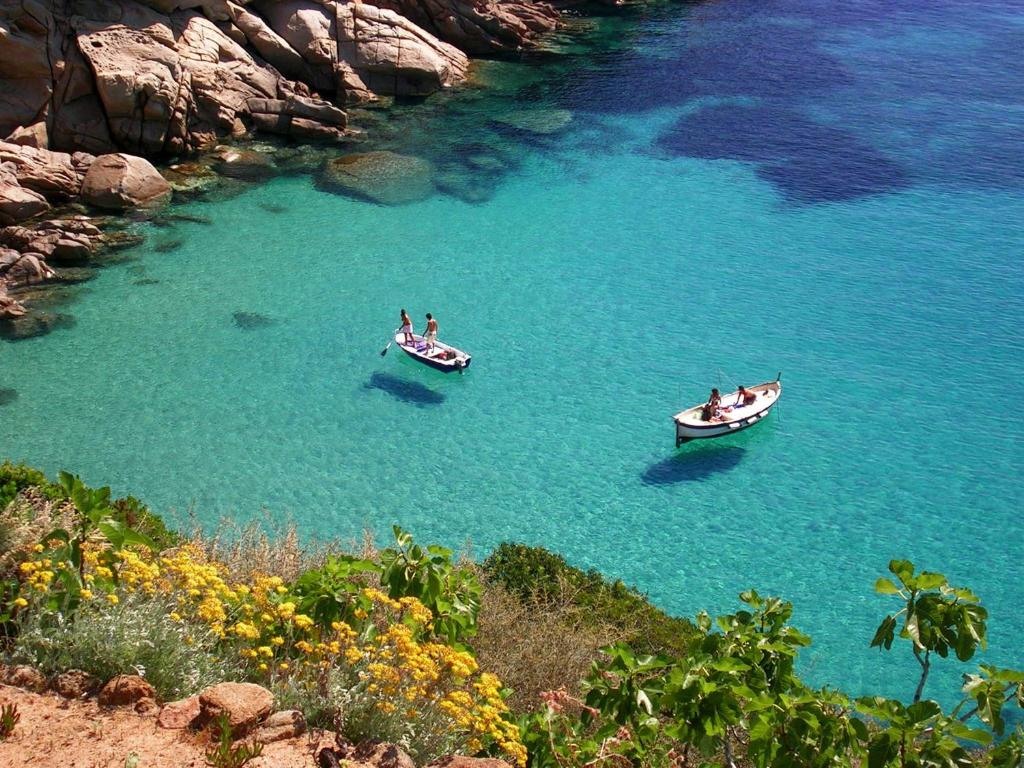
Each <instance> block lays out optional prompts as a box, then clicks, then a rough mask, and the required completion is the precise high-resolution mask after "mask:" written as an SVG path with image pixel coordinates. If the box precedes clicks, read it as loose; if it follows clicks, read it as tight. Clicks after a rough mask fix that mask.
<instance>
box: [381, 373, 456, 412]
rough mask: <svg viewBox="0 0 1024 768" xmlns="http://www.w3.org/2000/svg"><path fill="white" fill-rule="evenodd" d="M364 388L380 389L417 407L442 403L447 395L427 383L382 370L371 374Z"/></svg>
mask: <svg viewBox="0 0 1024 768" xmlns="http://www.w3.org/2000/svg"><path fill="white" fill-rule="evenodd" d="M363 389H379V390H381V391H382V392H387V393H388V394H389V395H391V396H392V397H393V398H395V399H396V400H400V401H402V402H403V403H410V404H412V405H415V406H416V407H417V408H426V407H427V406H430V405H441V403H443V402H444V400H445V396H444V395H443V394H441V393H440V392H435V391H434V390H432V389H431V388H430V387H428V386H426V385H425V384H420V383H419V382H418V381H410V380H409V379H402V378H399V377H398V376H392V375H391V374H390V373H383V372H381V371H375V372H374V373H372V374H370V380H369V381H367V382H366V383H365V384H363Z"/></svg>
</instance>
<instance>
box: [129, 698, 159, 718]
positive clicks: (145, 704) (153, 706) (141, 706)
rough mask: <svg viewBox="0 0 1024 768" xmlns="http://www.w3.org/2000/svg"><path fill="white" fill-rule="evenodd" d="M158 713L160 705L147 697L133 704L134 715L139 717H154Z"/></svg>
mask: <svg viewBox="0 0 1024 768" xmlns="http://www.w3.org/2000/svg"><path fill="white" fill-rule="evenodd" d="M159 711H160V705H159V704H157V703H156V699H151V698H149V697H147V698H145V699H139V701H137V702H135V713H136V714H139V715H144V716H145V715H155V714H157V713H158V712H159Z"/></svg>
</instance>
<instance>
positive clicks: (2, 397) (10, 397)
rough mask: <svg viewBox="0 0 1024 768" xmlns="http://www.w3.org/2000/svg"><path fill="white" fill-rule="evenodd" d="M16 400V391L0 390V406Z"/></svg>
mask: <svg viewBox="0 0 1024 768" xmlns="http://www.w3.org/2000/svg"><path fill="white" fill-rule="evenodd" d="M17 399H18V390H16V389H5V388H0V405H9V404H11V403H13V402H14V401H15V400H17Z"/></svg>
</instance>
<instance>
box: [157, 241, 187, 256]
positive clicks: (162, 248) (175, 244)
mask: <svg viewBox="0 0 1024 768" xmlns="http://www.w3.org/2000/svg"><path fill="white" fill-rule="evenodd" d="M184 244H185V241H184V240H181V239H178V240H165V241H164V242H162V243H157V244H156V245H154V246H153V250H154V251H156V252H157V253H170V252H171V251H176V250H178V249H179V248H181V246H182V245H184Z"/></svg>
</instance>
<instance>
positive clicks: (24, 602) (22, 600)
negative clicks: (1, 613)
mask: <svg viewBox="0 0 1024 768" xmlns="http://www.w3.org/2000/svg"><path fill="white" fill-rule="evenodd" d="M14 604H15V605H16V606H18V607H19V608H24V607H26V606H27V605H28V600H26V599H25V598H24V597H19V598H16V599H15V601H14Z"/></svg>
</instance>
